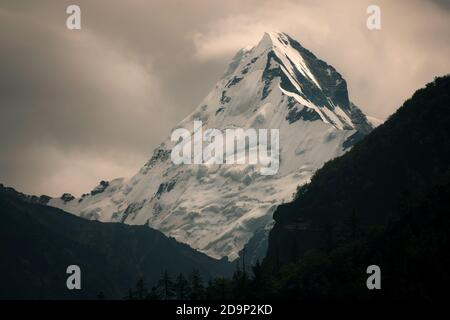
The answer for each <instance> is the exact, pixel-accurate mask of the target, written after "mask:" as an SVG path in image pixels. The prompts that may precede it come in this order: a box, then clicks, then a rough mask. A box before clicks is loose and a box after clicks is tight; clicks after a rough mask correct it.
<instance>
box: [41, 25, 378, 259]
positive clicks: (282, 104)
mask: <svg viewBox="0 0 450 320" xmlns="http://www.w3.org/2000/svg"><path fill="white" fill-rule="evenodd" d="M194 121H201V122H202V125H203V127H202V129H203V130H206V129H218V130H220V131H225V130H226V129H231V128H243V129H244V130H245V129H248V128H254V129H278V130H279V143H280V165H279V170H278V172H277V174H276V175H272V176H263V175H261V174H260V173H259V171H258V170H257V168H256V166H255V165H227V164H223V165H221V164H215V165H175V164H173V162H172V161H171V150H172V147H173V146H174V143H173V142H172V141H171V140H170V138H168V139H167V140H166V141H165V142H163V143H161V144H160V145H159V146H158V147H157V148H156V149H155V150H154V152H153V156H152V157H151V159H150V160H149V161H148V162H147V163H146V164H145V165H144V166H143V167H142V168H141V169H140V170H139V172H138V173H137V174H136V175H135V176H133V177H131V178H129V179H123V178H121V179H116V180H113V181H111V182H106V181H102V183H101V184H100V185H99V186H98V187H96V188H95V189H94V190H93V191H91V193H90V194H86V195H84V196H82V197H81V198H79V199H72V197H68V196H67V195H66V196H65V197H64V198H60V199H51V200H50V202H49V204H50V205H53V206H56V207H59V208H62V209H64V210H66V211H68V212H72V213H74V214H76V215H79V216H81V217H84V218H87V219H95V220H100V221H119V222H123V223H127V224H139V225H142V224H146V225H149V226H151V227H153V228H155V229H158V230H160V231H162V232H163V233H165V234H166V235H169V236H172V237H174V238H175V239H177V240H178V241H181V242H185V243H188V244H189V245H191V246H192V247H194V248H196V249H199V250H200V251H202V252H204V253H206V254H208V255H210V256H212V257H216V258H219V257H223V256H228V257H229V258H230V259H235V258H237V257H238V255H239V251H240V250H242V249H243V247H244V246H245V244H246V243H247V242H248V241H249V240H250V239H252V237H253V235H254V234H255V233H258V235H259V236H258V239H259V240H258V241H262V242H264V240H265V235H267V232H268V230H270V228H271V227H272V225H273V220H272V214H273V212H274V210H275V209H276V207H277V206H278V205H279V204H280V203H282V202H285V201H289V200H291V198H292V195H293V193H294V192H295V190H296V188H297V186H298V185H299V184H304V183H306V182H308V181H309V179H310V177H311V176H312V174H313V173H314V172H315V171H316V170H317V169H319V168H320V167H322V165H323V164H324V163H325V162H326V161H328V160H330V159H332V158H334V157H337V156H339V155H341V154H343V153H344V152H345V151H346V150H347V149H349V148H350V147H351V146H352V144H353V143H354V142H355V141H357V140H358V139H359V138H360V137H362V136H363V135H365V134H367V133H368V132H370V131H371V129H372V126H371V125H370V124H369V122H368V121H367V118H366V117H365V115H364V114H363V113H362V112H361V111H360V110H359V108H358V107H356V106H355V105H354V104H352V103H351V102H350V100H349V97H348V91H347V84H346V81H345V80H344V79H343V78H342V76H341V75H340V74H339V73H338V72H337V71H336V70H335V69H334V68H333V67H332V66H330V65H328V64H327V63H326V62H324V61H322V60H320V59H318V58H316V56H315V55H314V54H312V53H311V52H310V51H308V50H307V49H305V48H303V47H302V46H301V45H300V44H299V43H298V42H297V41H295V40H294V39H292V38H290V37H289V36H288V35H286V34H284V33H266V34H264V36H263V38H262V39H261V41H260V42H259V43H258V45H257V46H255V47H254V48H252V49H250V50H246V49H242V50H240V51H239V52H238V53H237V54H236V55H235V57H234V58H233V60H232V62H231V63H230V66H229V68H228V70H227V71H226V73H225V74H224V75H223V77H222V78H221V79H220V80H219V82H218V83H217V84H216V85H215V87H214V88H213V89H212V91H211V92H210V93H209V94H208V95H207V96H206V98H205V99H204V100H203V101H202V102H201V103H200V104H199V106H198V107H197V108H196V109H195V110H194V111H193V112H192V113H191V114H190V115H189V116H188V117H186V118H185V119H184V120H183V121H181V122H180V123H179V124H178V125H177V126H176V128H185V129H188V130H190V131H191V132H193V127H194V126H193V123H194ZM236 152H240V151H239V150H237V151H236ZM244 152H245V151H244ZM261 234H263V236H262V237H261V236H260V235H261ZM258 247H259V248H260V249H259V250H261V254H264V253H265V252H264V250H265V246H264V245H263V244H262V245H260V246H258Z"/></svg>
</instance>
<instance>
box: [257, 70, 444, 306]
mask: <svg viewBox="0 0 450 320" xmlns="http://www.w3.org/2000/svg"><path fill="white" fill-rule="evenodd" d="M274 218H275V220H276V224H275V227H274V229H273V230H272V231H271V234H270V239H269V249H268V254H267V257H266V259H265V263H264V265H265V266H266V268H267V267H270V268H272V270H273V272H274V273H275V274H277V280H278V281H279V282H278V284H277V287H278V295H281V296H289V297H309V298H313V297H350V296H352V297H360V298H361V297H365V296H368V295H369V291H368V290H367V288H366V282H365V280H366V278H367V277H368V275H367V274H366V268H367V266H369V265H372V264H376V265H379V266H380V268H381V271H382V279H383V285H382V287H383V289H382V290H380V291H378V292H377V293H376V295H377V296H384V297H386V298H410V297H413V298H424V299H438V298H442V297H445V296H447V297H448V296H450V294H449V293H448V292H447V291H446V289H445V288H448V286H449V285H450V276H449V272H448V270H450V246H449V240H450V77H449V76H446V77H442V78H437V79H436V80H435V81H434V82H433V83H430V84H428V85H427V86H426V88H423V89H420V90H418V91H417V92H416V93H415V94H414V95H413V97H412V98H411V99H409V100H407V101H406V102H405V103H404V105H403V106H402V107H401V108H400V109H399V110H398V111H397V112H396V113H395V114H394V115H392V116H391V117H390V118H389V119H388V120H387V121H386V122H385V123H384V124H383V125H381V126H380V127H378V128H377V129H375V130H374V131H373V132H372V133H370V134H369V135H368V136H367V137H365V138H364V139H363V140H362V141H361V142H359V143H358V144H356V145H355V146H354V147H353V149H352V150H351V151H349V152H348V153H347V154H345V155H344V156H342V157H340V158H337V159H335V160H332V161H330V162H328V163H327V164H325V165H324V167H323V168H322V169H320V170H319V171H317V173H316V174H315V175H314V177H313V178H312V181H311V183H309V184H308V185H305V186H304V187H302V188H300V189H299V190H298V194H297V197H296V200H295V201H293V202H292V203H289V204H285V205H282V206H280V207H279V208H278V210H277V211H276V213H275V215H274ZM373 294H374V293H373V292H372V293H371V295H373Z"/></svg>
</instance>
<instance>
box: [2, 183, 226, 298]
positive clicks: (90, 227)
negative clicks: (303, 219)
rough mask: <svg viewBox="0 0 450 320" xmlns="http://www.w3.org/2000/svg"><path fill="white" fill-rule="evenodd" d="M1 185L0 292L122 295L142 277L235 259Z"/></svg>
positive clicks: (210, 269)
mask: <svg viewBox="0 0 450 320" xmlns="http://www.w3.org/2000/svg"><path fill="white" fill-rule="evenodd" d="M32 200H33V199H31V198H30V197H24V196H23V195H22V194H20V193H17V192H16V191H14V190H13V189H11V188H4V187H2V186H0V221H1V223H0V254H1V263H0V298H2V299H45V298H50V299H55V298H57V299H71V298H77V299H81V298H88V299H89V298H96V297H97V295H98V293H99V292H102V293H103V294H104V296H105V297H106V298H121V297H123V296H124V295H126V293H127V291H128V289H129V288H130V287H133V286H134V284H135V283H136V281H137V279H138V278H139V277H141V276H142V277H143V278H144V279H145V280H146V281H147V283H148V284H153V283H155V282H156V281H157V279H159V278H160V276H161V275H162V274H163V272H164V271H167V272H168V273H169V274H171V275H176V274H178V273H184V274H189V273H191V272H192V271H193V270H194V269H197V270H199V271H200V274H201V275H202V276H203V277H205V278H209V277H212V276H223V275H228V274H229V271H230V268H231V265H230V264H229V263H228V262H226V261H218V260H215V259H212V258H210V257H208V256H206V255H204V254H202V253H200V252H197V251H195V250H193V249H192V248H190V247H189V246H187V245H184V244H180V243H178V242H177V241H175V240H174V239H172V238H167V237H166V236H164V235H163V234H162V233H161V232H159V231H156V230H153V229H150V228H148V227H146V226H129V225H125V224H119V223H100V222H96V221H88V220H85V219H81V218H78V217H76V216H73V215H71V214H68V213H66V212H64V211H62V210H59V209H55V208H52V207H48V206H45V205H42V204H39V203H38V201H32ZM69 265H78V266H79V267H80V268H81V285H82V289H81V290H72V291H70V290H68V289H67V287H66V279H67V277H68V276H69V275H67V274H66V268H67V266H69Z"/></svg>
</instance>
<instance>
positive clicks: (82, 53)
mask: <svg viewBox="0 0 450 320" xmlns="http://www.w3.org/2000/svg"><path fill="white" fill-rule="evenodd" d="M449 3H450V1H447V0H442V1H437V0H436V1H426V0H404V1H378V0H377V1H375V0H371V1H361V0H355V1H320V0H305V1H287V0H286V1H261V0H259V1H253V0H250V1H234V0H231V1H228V0H222V1H215V0H208V1H207V0H203V1H195V0H189V1H186V0H183V1H181V0H179V1H174V0H165V1H156V0H149V1H143V0H132V1H131V0H122V1H109V0H102V1H101V0H96V1H92V0H71V1H62V0H53V1H50V0H49V1H45V0H40V1H34V0H33V1H32V0H20V1H18V0H10V1H9V0H0V183H3V184H6V185H11V186H13V187H16V188H17V189H19V190H21V191H24V192H27V193H33V194H49V195H52V196H56V195H59V194H61V193H62V192H64V191H67V192H71V193H74V194H77V195H79V194H80V193H82V192H86V191H89V190H90V189H92V187H93V186H95V185H96V184H97V183H98V181H99V180H100V179H112V178H115V177H119V176H130V175H132V174H134V173H135V172H136V171H137V170H138V169H139V167H140V166H141V165H142V164H143V163H144V162H145V161H146V160H147V158H148V157H149V155H150V154H151V153H152V149H153V147H155V146H156V145H157V144H158V143H159V142H161V140H162V139H164V137H166V136H167V135H168V134H169V133H170V130H171V127H172V126H173V125H175V124H176V123H177V122H178V121H179V120H181V119H183V118H184V117H185V116H186V115H187V114H188V113H189V112H190V110H192V109H193V108H194V107H195V106H196V105H197V104H198V103H199V102H200V101H201V99H202V98H203V97H204V96H205V95H206V94H207V93H208V91H209V90H210V89H211V88H212V87H213V86H214V84H215V82H216V80H217V79H218V78H219V77H220V76H221V74H222V73H223V71H224V70H225V68H226V66H227V64H228V62H229V60H230V58H231V57H232V56H233V54H234V53H235V52H236V51H237V50H238V49H240V48H241V47H243V46H246V45H249V44H250V45H253V44H255V43H256V42H257V41H258V40H259V39H260V38H261V36H262V34H263V32H264V31H284V32H286V33H288V34H290V35H291V36H292V37H293V38H295V39H297V40H298V41H299V42H300V43H302V44H303V45H304V46H305V47H307V48H309V49H310V50H311V51H313V52H314V53H315V54H316V55H318V56H319V57H320V58H322V59H323V60H325V61H327V62H328V63H330V64H332V65H333V66H334V67H335V68H336V69H337V70H338V71H339V72H340V73H341V74H342V75H343V76H344V78H346V79H347V81H348V85H349V91H350V96H351V99H352V100H353V101H354V102H355V103H357V104H358V105H360V106H361V108H362V110H363V111H364V112H366V114H368V115H372V116H376V117H379V118H386V117H387V116H388V115H389V114H391V113H392V112H393V111H394V110H395V109H396V108H397V107H398V106H400V104H401V103H402V101H403V100H404V99H405V98H408V97H409V96H410V95H411V94H412V93H413V92H414V90H415V89H417V88H418V87H421V86H423V85H424V84H425V83H427V82H429V81H431V80H432V79H433V77H434V76H437V75H443V74H445V73H448V72H450V61H449V57H450V42H449V39H450V6H449ZM69 4H78V5H80V7H81V11H82V30H80V31H70V30H68V29H66V25H65V22H66V18H67V15H66V13H65V11H66V7H67V6H68V5H69ZM369 4H378V5H379V6H380V7H381V14H382V29H381V30H380V31H369V30H368V29H367V28H366V24H365V23H366V18H367V15H366V8H367V6H368V5H369Z"/></svg>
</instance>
